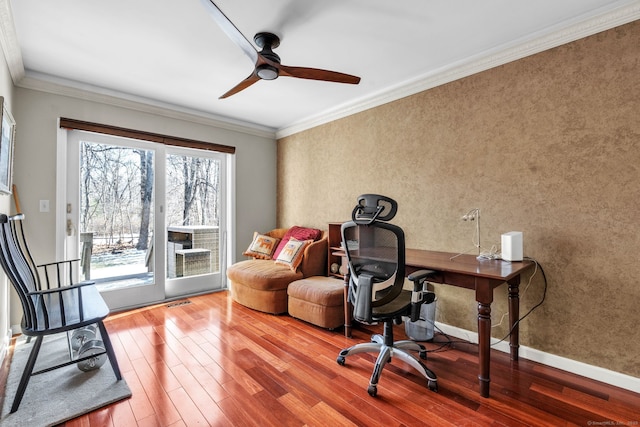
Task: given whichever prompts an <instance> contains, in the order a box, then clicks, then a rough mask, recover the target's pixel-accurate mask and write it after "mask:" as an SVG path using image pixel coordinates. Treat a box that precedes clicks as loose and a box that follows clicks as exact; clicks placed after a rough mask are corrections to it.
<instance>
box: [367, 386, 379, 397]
mask: <svg viewBox="0 0 640 427" xmlns="http://www.w3.org/2000/svg"><path fill="white" fill-rule="evenodd" d="M367 393H369V396H371V397H376V395H377V394H378V386H375V385H370V386H369V387H368V388H367Z"/></svg>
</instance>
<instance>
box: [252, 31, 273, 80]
mask: <svg viewBox="0 0 640 427" xmlns="http://www.w3.org/2000/svg"><path fill="white" fill-rule="evenodd" d="M253 40H254V41H255V42H256V45H258V47H259V48H261V49H262V50H261V51H260V54H261V55H262V56H264V57H265V58H267V59H269V60H271V61H273V62H276V63H278V64H279V63H280V57H279V56H278V54H276V53H275V52H274V51H273V50H272V49H275V48H276V47H278V46H280V38H279V37H278V36H276V35H275V34H273V33H264V32H263V33H258V34H256V35H255V36H254V37H253ZM256 74H257V75H258V77H260V78H261V79H263V80H275V79H277V78H278V74H279V73H278V69H277V68H276V67H274V66H272V65H269V64H261V65H258V66H257V67H256Z"/></svg>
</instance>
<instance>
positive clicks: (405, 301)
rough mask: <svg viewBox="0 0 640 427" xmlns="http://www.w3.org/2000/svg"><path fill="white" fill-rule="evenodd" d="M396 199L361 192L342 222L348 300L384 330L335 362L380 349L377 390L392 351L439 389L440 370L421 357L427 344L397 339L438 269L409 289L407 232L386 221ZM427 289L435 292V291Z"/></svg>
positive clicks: (373, 388)
mask: <svg viewBox="0 0 640 427" xmlns="http://www.w3.org/2000/svg"><path fill="white" fill-rule="evenodd" d="M397 209H398V204H397V203H396V201H395V200H393V199H390V198H388V197H385V196H380V195H377V194H363V195H361V196H359V197H358V205H357V206H356V207H355V208H354V209H353V212H352V214H351V218H352V220H351V221H349V222H346V223H344V224H342V243H343V246H344V249H345V252H346V254H347V259H348V262H349V302H350V303H351V304H352V305H353V317H354V319H355V320H357V321H358V322H361V323H366V324H372V323H379V322H382V323H383V324H384V335H379V334H376V335H374V336H372V337H371V342H369V343H362V344H356V345H354V346H352V347H349V348H347V349H344V350H342V351H341V352H340V354H339V355H338V359H337V362H338V364H340V365H344V364H345V358H346V357H347V356H351V355H353V354H357V353H365V352H366V353H378V358H377V360H376V363H375V366H374V369H373V374H372V375H371V380H370V382H369V388H368V390H367V391H368V392H369V394H370V395H371V396H376V394H377V393H378V381H379V379H380V375H381V374H382V369H383V368H384V366H385V365H386V364H387V363H388V362H390V361H391V359H392V358H393V357H397V358H398V359H400V360H402V361H404V362H406V363H407V364H408V365H410V366H412V367H413V368H415V369H416V370H417V371H418V372H420V374H421V375H422V376H424V377H425V378H426V379H427V386H428V387H429V389H431V390H433V391H437V390H438V384H437V378H436V375H435V374H434V373H433V372H432V371H431V370H430V369H428V368H427V367H426V366H425V364H424V363H422V361H421V360H420V359H418V357H416V356H415V355H414V354H413V353H411V352H417V353H418V355H419V357H420V358H421V359H424V360H426V358H427V351H426V348H425V347H424V346H423V345H421V344H418V343H416V342H414V341H411V340H402V341H395V342H394V340H393V325H394V323H395V324H398V325H399V324H401V323H402V318H403V316H408V317H410V318H411V321H414V322H415V321H416V320H418V319H419V316H420V306H421V305H422V304H423V303H428V302H430V301H425V295H427V293H426V292H425V291H424V290H423V288H424V285H425V281H426V279H427V278H428V277H429V276H431V275H432V274H434V272H433V271H431V270H420V271H417V272H415V273H413V274H411V275H409V277H408V279H409V280H410V281H411V282H413V290H412V291H409V290H405V289H404V284H405V246H404V232H403V231H402V229H401V228H400V227H398V226H395V225H392V224H389V223H387V221H390V220H391V219H392V218H393V217H394V216H395V214H396V212H397ZM429 295H431V296H433V294H432V293H429Z"/></svg>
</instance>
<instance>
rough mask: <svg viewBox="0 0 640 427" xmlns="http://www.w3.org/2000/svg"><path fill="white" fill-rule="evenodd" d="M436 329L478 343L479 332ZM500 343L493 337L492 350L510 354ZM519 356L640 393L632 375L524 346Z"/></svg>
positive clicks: (639, 384) (638, 381)
mask: <svg viewBox="0 0 640 427" xmlns="http://www.w3.org/2000/svg"><path fill="white" fill-rule="evenodd" d="M436 328H438V329H440V331H442V332H444V333H445V334H447V335H451V336H452V337H456V338H459V339H463V340H467V341H469V342H472V343H474V344H477V343H478V333H477V332H472V331H468V330H466V329H462V328H458V327H455V326H451V325H446V324H444V323H440V322H436ZM498 341H500V340H498V339H497V338H493V337H492V338H491V348H492V349H495V350H499V351H502V352H503V353H509V341H508V340H506V341H502V342H499V343H498ZM518 354H519V356H520V358H523V359H528V360H531V361H533V362H538V363H541V364H543V365H547V366H551V367H553V368H557V369H561V370H563V371H567V372H571V373H573V374H576V375H580V376H582V377H585V378H589V379H592V380H596V381H601V382H603V383H606V384H610V385H613V386H616V387H620V388H623V389H625V390H630V391H633V392H635V393H640V378H636V377H632V376H631V375H626V374H622V373H620V372H616V371H611V370H609V369H605V368H601V367H599V366H594V365H589V364H587V363H583V362H579V361H577V360H573V359H568V358H566V357H562V356H557V355H555V354H551V353H545V352H544V351H540V350H536V349H535V348H531V347H527V346H524V345H521V346H520V349H519V352H518Z"/></svg>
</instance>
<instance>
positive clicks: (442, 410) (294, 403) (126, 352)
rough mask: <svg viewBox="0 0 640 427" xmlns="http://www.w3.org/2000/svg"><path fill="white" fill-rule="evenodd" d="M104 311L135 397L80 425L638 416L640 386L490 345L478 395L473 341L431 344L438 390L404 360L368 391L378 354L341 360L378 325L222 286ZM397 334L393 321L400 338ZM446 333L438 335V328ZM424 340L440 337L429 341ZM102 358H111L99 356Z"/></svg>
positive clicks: (605, 420) (612, 421)
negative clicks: (241, 298)
mask: <svg viewBox="0 0 640 427" xmlns="http://www.w3.org/2000/svg"><path fill="white" fill-rule="evenodd" d="M188 301H189V302H190V303H188V304H183V305H175V306H173V307H172V308H169V307H168V306H167V305H158V306H154V307H148V308H144V309H139V310H134V311H130V312H126V313H119V314H115V315H113V316H111V317H110V318H109V319H107V322H106V326H107V328H108V329H109V331H110V335H111V337H112V341H113V343H114V346H115V347H116V352H117V355H118V360H119V363H120V368H121V370H122V372H123V375H124V377H125V379H126V380H127V383H128V384H129V386H130V387H131V390H132V392H133V396H132V397H131V398H130V399H128V400H125V401H122V402H119V403H116V404H113V405H111V406H108V407H106V408H103V409H101V410H98V411H95V412H93V413H91V414H88V415H85V416H83V417H80V418H77V419H75V420H72V421H69V422H67V423H66V426H68V427H75V426H117V427H120V426H136V425H137V426H196V425H198V426H199V425H220V426H232V425H237V426H278V427H279V426H303V425H309V426H330V425H331V426H343V425H358V426H378V425H380V426H420V425H429V426H434V425H437V426H447V425H451V426H462V425H465V426H466V425H473V426H524V425H534V426H539V425H553V426H564V425H582V426H587V425H638V422H639V421H640V395H639V394H636V393H632V392H629V391H625V390H622V389H619V388H615V387H612V386H609V385H606V384H602V383H599V382H596V381H592V380H588V379H585V378H582V377H579V376H576V375H573V374H569V373H566V372H562V371H559V370H556V369H552V368H549V367H545V366H543V365H540V364H537V363H534V362H529V361H526V360H520V361H519V362H517V363H512V362H511V361H510V360H509V357H508V355H506V354H504V353H501V352H498V351H494V352H493V353H492V355H491V362H492V363H491V378H492V383H491V397H490V398H488V399H485V398H481V397H480V396H479V394H478V382H477V378H476V376H477V371H478V369H477V362H478V361H477V356H476V354H475V352H476V348H475V346H473V345H470V344H455V349H450V350H447V351H441V352H434V353H429V360H428V366H429V367H430V368H431V369H432V370H433V371H435V372H436V374H437V375H438V383H439V392H438V393H433V392H431V391H429V390H428V389H427V388H426V381H424V380H423V379H422V378H421V377H418V376H417V375H416V374H414V373H413V372H412V370H410V369H408V367H407V366H406V365H403V363H402V362H401V361H399V360H397V361H396V360H394V363H393V364H392V365H388V366H387V368H385V370H384V372H383V374H382V377H381V379H380V383H379V386H378V396H377V397H375V398H373V397H370V396H369V395H368V394H367V385H368V380H369V377H370V375H371V370H372V364H373V361H374V358H373V356H369V355H356V356H351V357H349V358H347V364H346V366H340V365H338V364H337V363H336V356H337V354H338V352H339V351H340V349H342V348H345V347H348V346H350V345H352V344H354V343H357V342H363V341H368V340H369V337H370V335H371V333H373V332H379V330H378V327H372V328H369V329H368V330H365V329H364V328H362V327H359V328H356V329H355V330H354V337H353V339H347V338H345V337H344V336H343V334H342V331H341V330H338V331H334V332H331V331H327V330H324V329H320V328H316V327H314V326H312V325H309V324H306V323H304V322H301V321H298V320H295V319H293V318H291V317H289V316H273V315H269V314H264V313H260V312H256V311H253V310H250V309H247V308H245V307H242V306H240V305H238V304H235V303H232V302H231V300H230V299H229V298H228V297H227V293H226V292H219V293H215V294H210V295H205V296H199V297H193V298H190V299H189V300H188ZM400 337H404V332H403V329H402V328H401V327H397V333H396V339H398V338H400ZM437 339H438V340H442V339H443V337H437ZM426 345H427V347H428V349H436V348H437V347H439V345H438V344H433V343H427V344H426ZM102 369H108V367H107V366H106V365H105V366H104V367H103V368H102Z"/></svg>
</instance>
